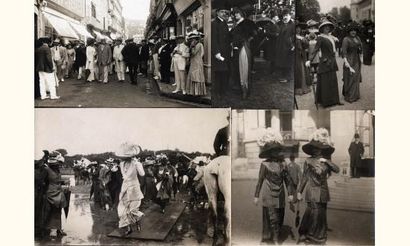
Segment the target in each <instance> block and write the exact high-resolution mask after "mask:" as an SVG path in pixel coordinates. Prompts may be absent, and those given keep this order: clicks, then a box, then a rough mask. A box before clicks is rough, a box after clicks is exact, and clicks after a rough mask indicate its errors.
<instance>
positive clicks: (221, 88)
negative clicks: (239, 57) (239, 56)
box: [211, 8, 231, 104]
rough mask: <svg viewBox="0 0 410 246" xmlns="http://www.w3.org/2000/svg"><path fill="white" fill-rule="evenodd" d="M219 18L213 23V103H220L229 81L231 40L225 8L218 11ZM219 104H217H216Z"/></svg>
mask: <svg viewBox="0 0 410 246" xmlns="http://www.w3.org/2000/svg"><path fill="white" fill-rule="evenodd" d="M216 15H217V17H216V18H215V19H214V20H213V21H212V26H211V28H212V29H211V30H212V40H211V49H212V50H211V54H212V72H213V79H212V80H213V81H212V82H213V86H212V90H213V91H212V97H214V98H213V100H212V101H213V103H216V102H218V99H220V98H221V97H222V96H223V95H224V94H225V93H226V91H227V88H228V80H229V76H228V74H229V61H230V53H231V48H230V38H229V29H228V24H227V19H228V10H226V9H224V8H220V9H217V11H216ZM216 104H217V103H216Z"/></svg>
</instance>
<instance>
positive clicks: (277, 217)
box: [254, 133, 293, 244]
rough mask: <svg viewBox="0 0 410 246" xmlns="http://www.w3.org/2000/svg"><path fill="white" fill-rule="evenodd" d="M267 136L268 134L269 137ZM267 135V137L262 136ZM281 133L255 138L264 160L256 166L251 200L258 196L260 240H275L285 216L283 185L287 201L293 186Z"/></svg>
mask: <svg viewBox="0 0 410 246" xmlns="http://www.w3.org/2000/svg"><path fill="white" fill-rule="evenodd" d="M269 135H270V136H269ZM266 136H268V137H266ZM282 141H283V140H282V136H281V135H280V134H269V133H268V134H266V135H265V136H264V137H262V139H261V140H259V141H258V144H259V146H261V152H260V154H259V158H262V159H265V161H263V162H262V164H261V166H260V169H259V178H258V183H257V185H256V191H255V198H254V203H255V204H256V205H257V204H258V203H259V197H260V198H261V200H262V201H261V202H262V206H263V210H262V216H263V231H262V242H267V243H273V244H276V243H279V242H278V240H279V233H280V230H281V227H282V225H283V220H284V217H285V202H286V199H285V187H284V185H286V187H287V193H288V196H289V197H288V198H289V201H292V200H293V195H292V194H293V188H292V185H291V182H290V177H289V175H288V171H287V167H286V165H285V162H284V160H283V156H282V155H281V151H282Z"/></svg>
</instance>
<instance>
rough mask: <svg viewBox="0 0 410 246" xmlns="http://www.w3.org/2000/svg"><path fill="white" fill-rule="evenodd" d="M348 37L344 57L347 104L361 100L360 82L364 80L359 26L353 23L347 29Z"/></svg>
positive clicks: (344, 89) (344, 87)
mask: <svg viewBox="0 0 410 246" xmlns="http://www.w3.org/2000/svg"><path fill="white" fill-rule="evenodd" d="M347 32H348V36H346V37H345V38H344V39H343V43H342V57H343V59H344V66H343V82H344V83H343V96H344V98H345V101H346V102H349V103H352V102H355V101H357V100H359V99H360V82H361V80H362V76H361V69H362V68H361V67H362V62H361V60H360V54H361V53H362V42H361V40H360V38H359V36H357V34H358V32H359V26H358V25H357V24H355V23H351V24H350V25H349V26H348V27H347Z"/></svg>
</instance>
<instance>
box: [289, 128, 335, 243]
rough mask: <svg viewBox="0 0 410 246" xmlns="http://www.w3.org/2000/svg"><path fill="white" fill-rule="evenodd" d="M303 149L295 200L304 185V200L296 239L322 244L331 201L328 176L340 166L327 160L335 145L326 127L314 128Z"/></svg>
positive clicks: (324, 241) (300, 197) (300, 195)
mask: <svg viewBox="0 0 410 246" xmlns="http://www.w3.org/2000/svg"><path fill="white" fill-rule="evenodd" d="M302 150H303V152H305V153H306V154H308V155H309V156H310V157H308V158H307V159H306V161H305V167H304V172H303V176H302V180H301V182H300V184H299V187H298V189H297V198H298V200H302V192H303V191H304V190H305V189H306V194H305V200H306V203H307V206H306V210H305V213H304V215H303V218H302V222H301V224H300V227H299V236H300V238H299V241H305V242H307V243H309V244H325V243H326V240H327V203H328V202H329V201H330V194H329V188H328V185H327V178H328V177H329V176H330V174H331V172H335V173H338V172H339V167H338V166H337V165H335V164H334V163H332V161H331V160H330V156H331V154H332V153H333V152H334V150H335V149H334V148H333V147H332V146H331V143H330V138H329V133H328V131H327V130H326V129H323V128H322V129H319V130H317V131H316V132H315V134H314V136H313V137H312V140H311V141H310V142H309V143H307V144H305V145H303V146H302Z"/></svg>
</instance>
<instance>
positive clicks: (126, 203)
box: [115, 142, 145, 235]
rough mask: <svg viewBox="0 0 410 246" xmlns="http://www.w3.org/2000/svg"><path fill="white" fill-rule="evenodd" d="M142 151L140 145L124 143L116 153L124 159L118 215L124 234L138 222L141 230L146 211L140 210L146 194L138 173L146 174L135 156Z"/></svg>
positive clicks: (121, 163)
mask: <svg viewBox="0 0 410 246" xmlns="http://www.w3.org/2000/svg"><path fill="white" fill-rule="evenodd" d="M140 152H141V147H140V146H138V145H134V144H130V143H128V142H127V143H123V144H122V145H121V146H120V148H119V149H118V151H116V152H115V155H116V156H117V157H119V158H120V159H122V161H121V162H120V170H121V173H122V178H123V182H122V187H121V193H120V197H119V203H118V217H119V219H120V221H119V223H118V227H119V228H121V229H122V232H123V233H124V235H128V234H130V233H131V232H132V227H131V226H132V225H133V224H136V226H137V230H140V229H141V227H140V224H139V221H140V220H141V218H142V216H143V215H144V213H142V212H141V211H139V208H140V205H141V200H142V199H143V198H144V195H143V194H142V192H141V188H140V183H139V180H138V175H140V176H144V175H145V171H144V167H143V165H142V163H141V162H139V161H138V160H137V159H136V158H135V157H136V156H137V155H138V154H139V153H140Z"/></svg>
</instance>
